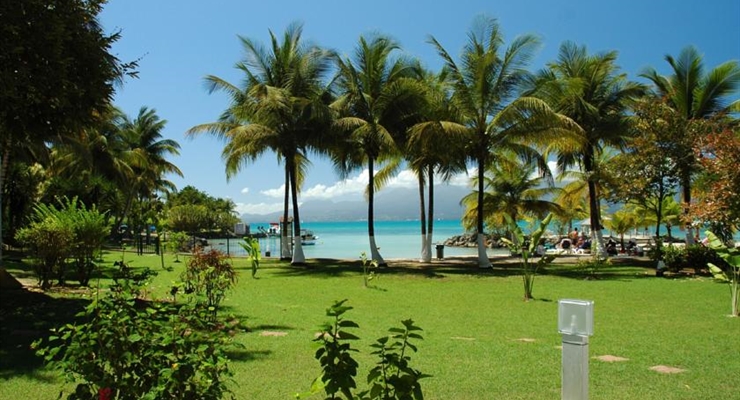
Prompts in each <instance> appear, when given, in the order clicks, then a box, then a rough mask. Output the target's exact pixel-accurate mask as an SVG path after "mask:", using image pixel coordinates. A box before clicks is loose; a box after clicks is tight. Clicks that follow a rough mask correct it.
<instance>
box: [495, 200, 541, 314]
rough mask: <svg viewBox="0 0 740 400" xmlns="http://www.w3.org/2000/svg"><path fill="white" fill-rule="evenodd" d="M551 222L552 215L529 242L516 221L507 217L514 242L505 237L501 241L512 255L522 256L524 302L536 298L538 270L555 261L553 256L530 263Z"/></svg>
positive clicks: (533, 233) (531, 236)
mask: <svg viewBox="0 0 740 400" xmlns="http://www.w3.org/2000/svg"><path fill="white" fill-rule="evenodd" d="M550 220H552V214H547V217H545V219H543V220H542V222H541V223H540V227H539V228H537V230H535V231H534V232H532V234H531V235H530V237H529V240H527V238H526V237H525V235H524V232H523V231H522V228H520V227H519V225H517V223H516V221H514V220H512V219H511V218H508V217H507V222H508V225H509V230H510V231H511V234H512V236H513V240H509V239H507V238H505V237H502V238H501V240H502V241H503V242H504V244H506V246H507V247H508V248H509V250H511V252H512V254H521V257H522V262H521V266H522V272H523V275H522V281H523V283H524V301H529V300H531V299H533V298H534V297H533V296H532V289H533V288H534V278H535V276H536V275H537V270H538V269H539V268H540V267H541V266H543V265H547V264H549V263H550V262H552V260H553V259H554V256H552V255H549V256H548V255H542V256H541V257H540V259H539V260H537V262H536V263H530V261H529V259H530V257H531V256H533V255H535V254H536V250H537V244H538V243H539V241H540V238H541V237H542V235H543V234H544V233H545V230H546V229H547V225H548V224H549V223H550Z"/></svg>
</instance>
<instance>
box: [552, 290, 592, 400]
mask: <svg viewBox="0 0 740 400" xmlns="http://www.w3.org/2000/svg"><path fill="white" fill-rule="evenodd" d="M558 332H560V334H561V335H562V337H563V342H562V343H563V364H562V388H561V398H562V400H588V337H589V336H591V335H593V333H594V302H593V301H590V300H572V299H565V300H560V301H558Z"/></svg>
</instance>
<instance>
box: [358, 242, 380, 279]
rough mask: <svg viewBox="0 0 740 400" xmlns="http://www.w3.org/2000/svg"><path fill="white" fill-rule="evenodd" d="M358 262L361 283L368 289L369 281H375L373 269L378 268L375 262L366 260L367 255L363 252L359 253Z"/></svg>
mask: <svg viewBox="0 0 740 400" xmlns="http://www.w3.org/2000/svg"><path fill="white" fill-rule="evenodd" d="M360 262H362V283H363V284H364V285H365V287H368V285H369V284H370V281H371V280H373V279H375V271H374V270H375V269H377V268H378V262H377V261H375V260H368V259H367V254H365V252H364V251H363V252H362V253H360Z"/></svg>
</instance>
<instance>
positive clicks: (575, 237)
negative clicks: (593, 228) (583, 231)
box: [568, 228, 578, 243]
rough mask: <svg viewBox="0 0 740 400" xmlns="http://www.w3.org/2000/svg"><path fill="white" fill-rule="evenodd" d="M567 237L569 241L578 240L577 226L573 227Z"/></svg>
mask: <svg viewBox="0 0 740 400" xmlns="http://www.w3.org/2000/svg"><path fill="white" fill-rule="evenodd" d="M568 238H570V241H571V243H575V242H576V240H578V228H573V232H571V233H569V234H568Z"/></svg>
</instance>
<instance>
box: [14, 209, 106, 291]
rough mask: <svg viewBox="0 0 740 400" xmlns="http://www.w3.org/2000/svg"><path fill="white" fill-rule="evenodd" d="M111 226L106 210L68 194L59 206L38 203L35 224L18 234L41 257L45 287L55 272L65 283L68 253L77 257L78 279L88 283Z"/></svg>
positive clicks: (60, 281) (40, 275)
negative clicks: (68, 197)
mask: <svg viewBox="0 0 740 400" xmlns="http://www.w3.org/2000/svg"><path fill="white" fill-rule="evenodd" d="M109 230H110V225H109V223H108V221H107V219H106V217H105V213H101V212H99V211H98V210H97V208H96V207H95V206H92V207H91V208H89V209H88V208H87V207H85V204H83V203H82V202H78V201H77V198H73V199H72V200H69V199H67V198H64V199H62V200H60V201H59V208H57V207H56V206H54V205H47V204H40V205H38V206H36V207H34V212H33V215H32V217H31V224H30V225H29V226H28V227H26V228H24V229H22V230H21V231H19V233H18V234H17V235H16V238H17V239H18V241H19V242H21V243H23V244H24V245H25V246H27V247H29V248H30V249H31V250H32V252H33V255H34V257H36V258H38V259H39V260H40V262H39V264H37V272H38V273H39V282H40V283H41V287H42V288H44V289H46V288H48V287H49V286H50V285H51V283H50V281H49V279H50V277H51V275H52V273H54V274H55V275H56V276H57V278H58V280H59V283H60V284H64V282H65V279H66V272H67V268H66V264H65V261H66V258H67V257H73V258H74V259H75V265H76V272H77V280H78V281H79V282H80V284H81V285H83V286H87V285H88V284H89V283H90V278H91V277H92V274H93V272H94V271H95V268H96V265H95V262H94V260H95V258H96V257H97V256H98V255H99V254H100V251H101V249H102V246H103V242H104V241H105V238H106V236H107V234H108V231H109ZM70 234H71V236H70Z"/></svg>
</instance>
